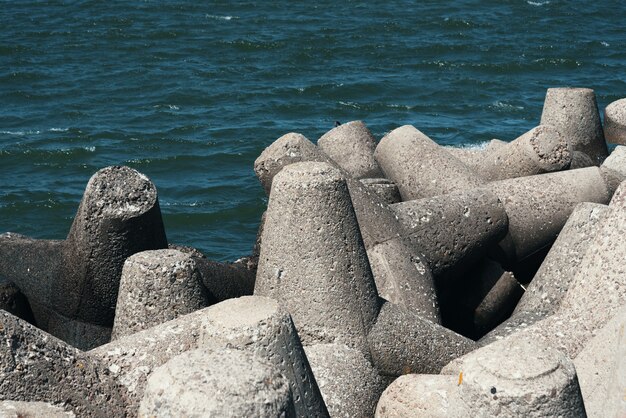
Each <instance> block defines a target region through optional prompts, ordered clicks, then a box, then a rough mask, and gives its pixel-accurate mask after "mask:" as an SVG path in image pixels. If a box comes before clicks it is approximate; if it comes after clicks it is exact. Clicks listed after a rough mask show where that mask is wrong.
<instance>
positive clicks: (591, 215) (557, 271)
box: [514, 202, 608, 317]
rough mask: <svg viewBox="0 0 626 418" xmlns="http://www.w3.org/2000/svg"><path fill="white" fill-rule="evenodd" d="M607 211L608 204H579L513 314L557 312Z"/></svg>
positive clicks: (542, 315) (541, 315) (537, 314)
mask: <svg viewBox="0 0 626 418" xmlns="http://www.w3.org/2000/svg"><path fill="white" fill-rule="evenodd" d="M607 211H608V207H607V206H605V205H601V204H598V203H588V202H583V203H579V204H578V205H576V207H575V209H574V212H572V215H571V216H570V217H569V219H568V220H567V222H566V223H565V226H564V227H563V229H562V230H561V232H560V233H559V236H558V238H557V239H556V241H555V242H554V244H553V245H552V248H551V249H550V252H549V253H548V255H547V256H546V258H545V259H544V261H543V263H542V264H541V267H540V268H539V270H537V273H536V274H535V277H534V278H533V280H532V281H531V282H530V284H529V285H528V286H527V287H526V292H525V293H524V296H522V298H521V299H520V301H519V303H518V304H517V307H516V308H515V311H514V315H515V314H520V313H522V312H530V313H533V314H535V315H536V316H538V317H546V316H548V315H551V314H553V313H555V312H556V311H557V309H558V307H559V306H560V305H561V301H562V300H563V297H564V296H565V294H566V293H567V290H568V289H569V286H570V283H571V281H572V280H573V279H574V277H575V276H576V274H577V272H578V270H579V269H580V264H581V262H582V259H583V256H584V255H585V252H586V251H587V249H588V248H589V246H590V244H591V242H592V241H593V239H594V237H595V236H596V232H597V229H598V226H599V225H600V223H601V222H602V220H603V219H604V218H605V216H606V214H607Z"/></svg>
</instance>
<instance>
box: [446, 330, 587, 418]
mask: <svg viewBox="0 0 626 418" xmlns="http://www.w3.org/2000/svg"><path fill="white" fill-rule="evenodd" d="M442 373H443V374H450V375H452V376H451V377H455V378H457V377H458V381H459V384H458V392H459V393H458V395H459V399H458V401H456V402H451V403H450V416H458V417H460V416H476V417H492V416H511V417H513V416H515V417H518V416H519V417H548V416H550V417H552V416H562V417H586V414H585V407H584V404H583V398H582V395H581V392H580V386H579V384H578V379H577V377H576V370H575V369H574V364H573V363H572V361H571V360H570V359H568V358H567V357H566V356H565V355H563V354H562V353H560V352H559V351H558V350H556V349H554V348H552V347H549V346H544V345H542V344H541V343H540V342H534V341H529V340H524V339H519V340H515V339H505V340H502V341H497V342H494V343H493V344H490V345H488V346H486V347H483V348H481V349H479V350H476V351H474V352H472V353H469V354H466V355H465V356H463V357H460V358H458V359H456V360H454V361H453V362H452V363H450V364H449V365H447V366H446V367H445V368H444V369H443V370H442ZM461 373H462V375H461Z"/></svg>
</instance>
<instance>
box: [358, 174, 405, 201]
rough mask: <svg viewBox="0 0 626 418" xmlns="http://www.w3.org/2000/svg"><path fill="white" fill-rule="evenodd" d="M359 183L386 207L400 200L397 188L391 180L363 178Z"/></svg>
mask: <svg viewBox="0 0 626 418" xmlns="http://www.w3.org/2000/svg"><path fill="white" fill-rule="evenodd" d="M361 183H363V185H365V187H367V188H368V189H369V190H371V191H372V192H374V194H376V195H377V196H378V197H379V198H380V200H382V201H383V202H385V203H386V204H388V205H390V204H392V203H398V202H400V201H401V200H402V197H401V196H400V190H398V186H396V183H394V182H393V181H391V180H388V179H385V178H365V179H361Z"/></svg>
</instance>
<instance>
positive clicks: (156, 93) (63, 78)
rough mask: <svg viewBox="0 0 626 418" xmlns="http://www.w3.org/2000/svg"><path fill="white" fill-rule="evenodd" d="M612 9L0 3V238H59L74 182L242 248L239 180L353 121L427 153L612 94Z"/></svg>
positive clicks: (210, 252)
mask: <svg viewBox="0 0 626 418" xmlns="http://www.w3.org/2000/svg"><path fill="white" fill-rule="evenodd" d="M625 16H626V2H617V1H615V2H591V1H586V2H585V1H578V0H535V1H530V0H498V1H495V0H489V1H478V0H474V1H470V0H464V1H450V2H443V1H421V2H417V1H384V2H383V1H370V2H356V1H345V2H336V1H328V0H324V1H310V2H293V1H274V2H234V1H232V2H231V1H228V2H227V1H217V2H216V1H209V2H196V1H194V2H191V1H147V0H146V1H117V0H114V1H106V2H104V1H15V2H13V1H2V2H0V232H4V231H13V232H18V233H21V234H25V235H30V236H34V237H39V238H54V239H61V238H64V237H65V236H66V234H67V231H68V228H69V226H70V224H71V222H72V219H73V216H74V214H75V211H76V209H77V207H78V203H79V201H80V198H81V195H82V192H83V190H84V187H85V185H86V183H87V180H88V179H89V177H90V176H91V175H92V174H93V173H95V172H96V171H97V170H98V169H100V168H103V167H105V166H109V165H119V164H124V165H128V166H131V167H133V168H135V169H137V170H139V171H141V172H143V173H144V174H146V175H148V176H149V177H150V178H151V179H152V181H153V182H154V183H155V184H156V186H157V188H158V191H159V197H160V203H161V208H162V211H163V215H164V221H165V224H166V229H167V234H168V238H169V240H170V242H173V243H178V244H186V245H191V246H194V247H197V248H199V249H200V250H202V251H203V252H205V254H206V255H207V256H208V257H210V258H213V259H216V260H234V259H236V258H238V257H240V256H243V255H246V254H248V253H249V252H250V250H251V248H252V245H253V242H254V237H255V234H256V230H257V226H258V223H259V218H260V215H261V213H262V211H263V210H264V208H265V206H266V203H267V200H266V197H265V196H264V193H263V191H262V189H261V187H260V185H259V184H258V181H257V180H256V178H255V176H254V173H253V170H252V166H253V162H254V160H255V158H256V157H257V156H258V155H259V153H260V152H261V151H262V150H263V149H264V148H265V147H266V146H267V145H269V144H270V143H271V142H273V141H274V140H275V139H277V138H278V137H280V136H281V135H283V134H285V133H287V132H291V131H296V132H300V133H302V134H304V135H305V136H307V137H308V138H309V139H311V140H313V141H316V140H317V138H319V137H320V136H321V135H322V134H323V133H324V132H326V131H327V130H328V129H330V128H332V127H333V124H334V122H335V121H336V120H337V121H341V122H347V121H350V120H355V119H360V120H363V121H365V123H366V124H367V125H368V126H369V128H370V129H371V130H372V132H373V133H374V134H375V136H377V137H378V138H380V137H381V136H382V135H384V133H385V132H387V131H389V130H391V129H394V128H395V127H398V126H400V125H404V124H412V125H414V126H416V127H417V128H418V129H420V130H422V131H423V132H425V133H426V134H427V135H429V136H430V137H431V138H433V139H434V140H436V141H438V142H439V143H441V144H463V145H475V144H480V143H482V142H484V141H487V140H489V139H491V138H500V139H504V140H511V139H514V138H515V137H517V136H518V135H520V134H521V133H523V132H524V131H526V130H528V129H530V128H532V127H534V126H535V125H537V124H538V122H539V118H540V115H541V109H542V104H543V98H544V95H545V90H546V88H548V87H558V86H580V87H590V88H593V89H595V91H596V94H597V99H598V103H599V106H600V108H601V109H603V108H604V106H606V105H607V104H608V103H610V102H612V101H613V100H616V99H618V98H621V97H626V71H625V68H626V30H625V29H624V17H625Z"/></svg>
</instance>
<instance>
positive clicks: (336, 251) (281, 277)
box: [254, 162, 379, 349]
mask: <svg viewBox="0 0 626 418" xmlns="http://www.w3.org/2000/svg"><path fill="white" fill-rule="evenodd" d="M254 293H255V294H256V295H261V296H269V297H272V298H274V299H277V300H278V301H279V303H280V304H281V305H283V306H284V307H285V308H286V309H287V311H288V312H289V313H290V314H291V316H292V317H293V320H294V323H295V324H296V328H297V330H298V334H299V335H300V338H301V339H302V341H303V342H304V343H305V345H309V344H313V343H317V342H343V343H345V344H348V345H350V346H352V347H355V348H358V349H364V347H365V345H366V343H365V338H366V335H367V333H368V332H369V329H370V328H371V326H372V324H373V322H374V320H375V318H376V315H377V314H378V308H379V302H378V295H377V291H376V286H375V284H374V278H373V277H372V273H371V270H370V266H369V262H368V259H367V254H366V252H365V247H364V245H363V240H362V238H361V233H360V231H359V225H358V223H357V220H356V215H355V213H354V208H353V207H352V202H351V200H350V195H349V193H348V187H347V185H346V180H345V178H344V177H343V176H342V174H341V173H340V172H339V171H338V170H337V169H335V168H333V167H331V166H330V165H328V164H325V163H311V162H310V163H299V164H292V165H290V166H288V167H286V168H285V169H283V170H282V171H281V172H280V173H279V174H278V175H277V176H276V177H275V178H274V181H273V184H272V191H271V195H270V200H269V204H268V209H267V218H266V222H265V227H264V231H263V248H261V257H260V260H259V267H258V271H257V278H256V283H255V289H254Z"/></svg>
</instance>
